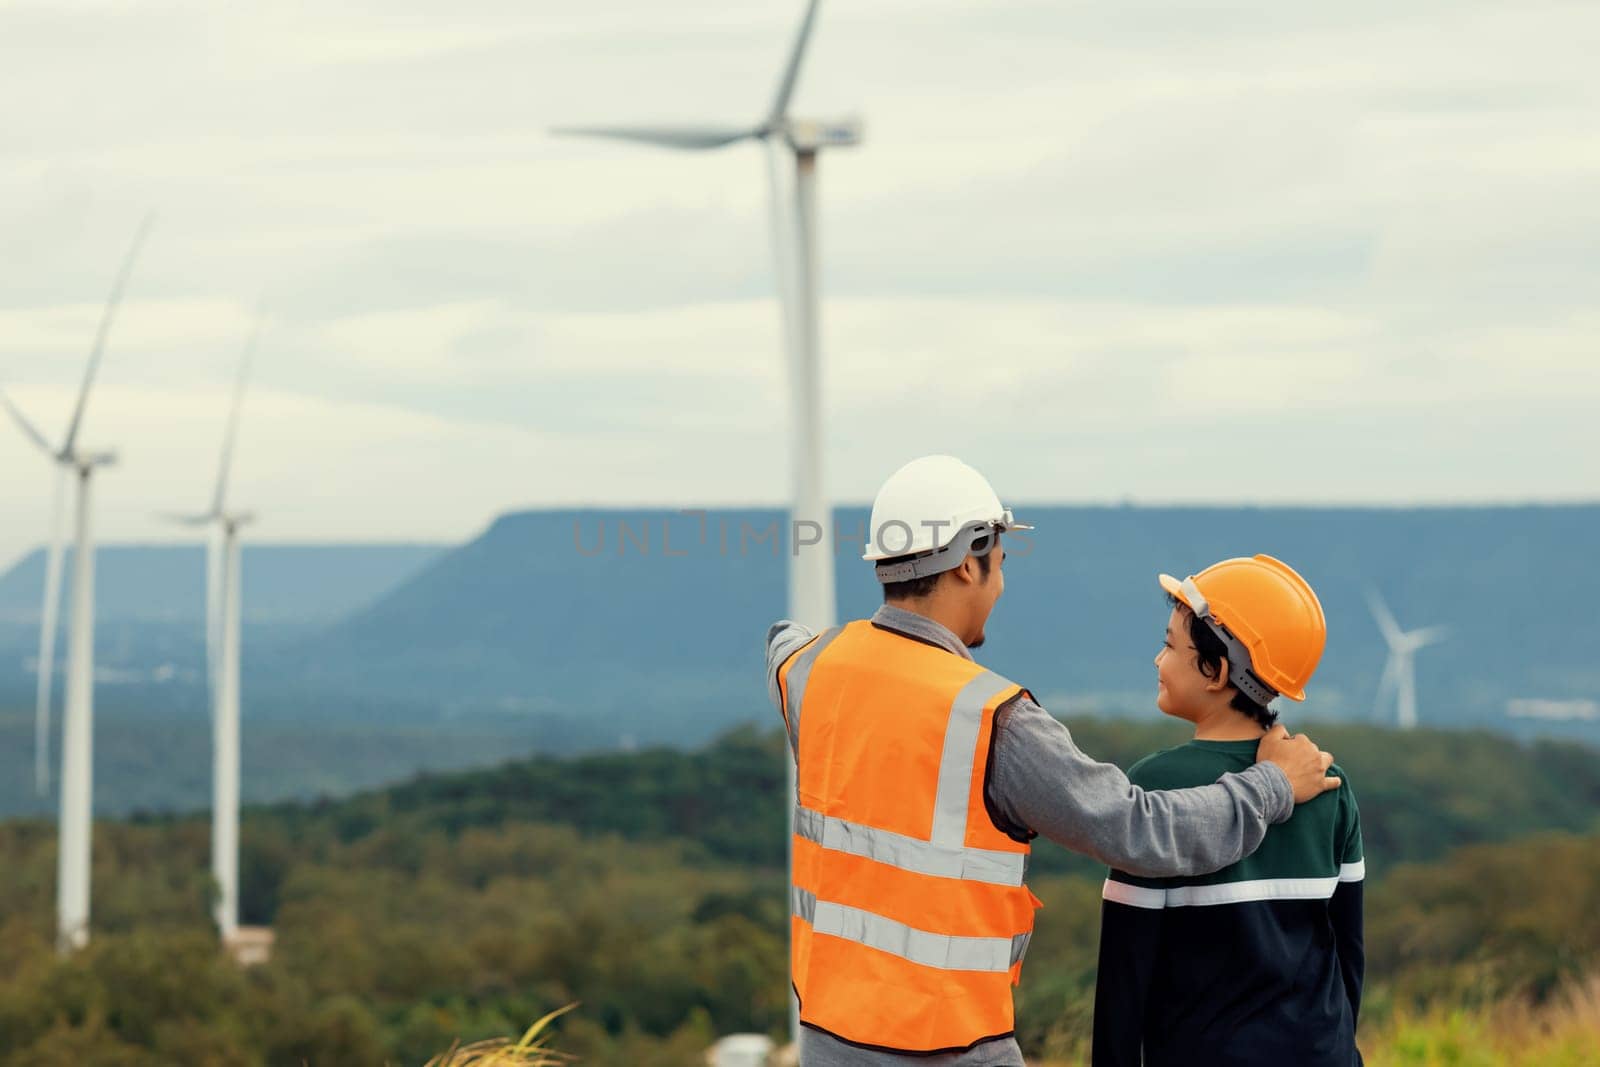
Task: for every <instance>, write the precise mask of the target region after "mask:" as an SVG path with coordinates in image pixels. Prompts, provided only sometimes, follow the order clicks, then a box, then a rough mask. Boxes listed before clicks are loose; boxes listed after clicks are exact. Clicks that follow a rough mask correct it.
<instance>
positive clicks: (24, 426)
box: [0, 389, 56, 458]
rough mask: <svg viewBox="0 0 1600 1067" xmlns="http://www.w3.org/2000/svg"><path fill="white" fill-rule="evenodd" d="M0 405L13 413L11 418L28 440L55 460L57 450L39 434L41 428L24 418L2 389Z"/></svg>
mask: <svg viewBox="0 0 1600 1067" xmlns="http://www.w3.org/2000/svg"><path fill="white" fill-rule="evenodd" d="M0 404H4V405H5V409H6V410H7V411H9V412H11V417H12V418H13V419H15V420H16V423H17V426H18V427H20V428H21V430H22V432H23V433H25V434H27V435H28V439H29V440H31V441H32V442H33V443H34V444H36V445H38V446H39V447H40V448H42V449H44V452H45V455H47V456H50V457H52V458H54V456H55V454H56V450H55V449H54V448H51V447H50V442H49V441H48V440H46V439H45V436H44V434H42V433H40V432H39V427H37V426H35V425H34V424H33V423H31V422H29V421H28V420H27V418H26V417H24V415H23V414H22V412H21V411H19V410H18V409H17V405H15V404H13V403H12V402H11V398H10V397H9V396H7V395H6V393H5V390H3V389H0Z"/></svg>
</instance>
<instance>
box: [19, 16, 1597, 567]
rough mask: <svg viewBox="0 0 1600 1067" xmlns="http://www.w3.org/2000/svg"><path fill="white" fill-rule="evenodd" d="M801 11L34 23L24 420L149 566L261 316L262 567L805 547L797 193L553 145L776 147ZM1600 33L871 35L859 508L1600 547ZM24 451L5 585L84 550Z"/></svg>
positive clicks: (851, 433) (1053, 23)
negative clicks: (656, 544) (135, 253)
mask: <svg viewBox="0 0 1600 1067" xmlns="http://www.w3.org/2000/svg"><path fill="white" fill-rule="evenodd" d="M802 8H803V3H802V0H738V2H732V0H682V2H679V3H674V4H663V3H661V2H659V0H583V2H582V3H576V2H574V3H558V2H556V0H534V2H533V3H528V2H526V0H520V2H515V3H512V2H498V3H497V2H477V0H458V2H455V3H452V4H449V5H446V4H443V3H433V4H420V3H408V2H403V0H402V2H397V0H383V2H382V3H377V2H373V3H368V4H362V3H339V4H296V3H282V2H279V3H271V4H266V3H252V4H246V3H239V4H229V5H217V4H210V3H181V2H179V3H174V2H159V0H154V2H142V3H120V2H118V3H110V2H106V3H102V2H93V0H91V2H62V0H49V2H39V3H33V2H21V3H17V2H6V0H0V42H4V43H3V57H0V95H3V98H4V99H5V100H6V107H5V108H4V109H3V110H0V250H3V254H0V384H3V385H4V387H5V388H7V389H8V390H9V392H10V393H11V395H12V396H13V397H14V398H15V399H16V401H17V402H18V403H19V404H20V405H21V406H22V407H23V408H24V409H25V410H26V411H27V412H28V413H29V414H30V415H31V416H32V417H33V418H34V420H35V421H37V422H38V423H40V424H41V425H42V426H43V427H44V428H45V429H46V430H47V431H48V432H49V433H51V434H52V435H59V434H61V433H62V432H63V430H64V428H65V423H66V421H67V417H68V414H69V412H70V409H71V406H72V401H73V397H74V395H75V393H76V389H77V383H78V380H79V378H80V376H81V374H82V369H83V364H84V358H85V356H86V354H87V351H88V348H89V344H90V341H91V339H92V335H93V332H94V326H95V322H96V319H97V317H98V315H99V309H100V304H101V302H102V301H103V300H104V298H105V294H106V292H107V291H108V289H109V286H110V282H111V278H112V275H113V274H114V272H115V268H116V265H117V263H118V261H119V259H120V258H121V256H122V255H123V253H124V250H125V248H126V246H127V244H128V242H129V240H130V239H131V237H132V234H133V232H134V230H135V228H136V227H137V225H138V222H139V219H140V218H141V216H142V215H143V214H144V213H145V212H146V211H147V210H148V209H151V208H155V209H158V210H159V212H160V217H159V220H158V222H157V224H156V228H155V230H154V232H153V233H152V236H151V239H150V242H149V245H148V247H147V251H146V255H145V257H144V259H143V261H142V262H141V263H140V264H139V267H138V270H137V272H136V274H135V276H134V279H133V282H132V285H131V287H130V290H129V296H128V301H127V304H126V306H125V307H124V310H123V314H122V317H121V319H120V321H119V322H118V323H117V326H116V329H115V332H114V335H113V337H112V339H111V344H110V347H109V349H108V353H107V356H106V359H105V363H104V367H103V373H102V377H101V380H100V382H99V387H98V388H97V389H96V391H95V394H94V396H93V399H92V402H91V404H90V408H89V412H88V415H87V421H86V430H85V442H86V443H87V444H89V445H91V446H111V447H115V448H116V449H118V450H119V451H120V452H121V454H122V461H121V463H120V465H119V466H117V467H116V468H114V469H112V470H111V471H109V472H107V473H106V474H105V475H104V477H103V478H102V479H101V480H100V481H99V483H98V484H99V493H98V501H97V525H98V528H99V532H100V534H101V536H102V539H104V540H129V539H167V538H171V537H173V536H174V534H173V533H172V532H171V531H169V530H167V529H165V528H163V527H161V526H160V525H159V524H157V523H156V522H155V521H154V520H153V519H152V518H151V517H150V516H151V513H153V512H155V511H160V510H168V509H174V508H180V509H181V508H194V507H198V506H200V505H201V504H202V503H203V502H204V500H205V498H206V497H207V496H208V494H209V492H210V483H211V480H212V478H213V477H214V473H213V470H214V466H215V460H216V454H217V451H218V446H219V443H220V437H221V433H222V420H223V414H224V410H223V409H224V407H225V401H226V395H227V391H228V387H229V381H230V377H231V374H232V371H233V366H234V362H235V360H236V358H237V355H238V352H239V349H240V346H241V344H242V341H243V339H244V337H245V335H246V333H247V332H248V329H249V323H250V320H251V317H252V315H253V309H254V308H255V306H256V305H257V303H258V301H260V302H262V303H263V306H264V308H265V316H264V325H263V333H262V337H261V346H260V354H259V358H258V363H257V375H256V380H255V383H254V386H253V389H252V391H251V393H250V395H249V397H248V399H247V402H246V406H245V413H244V423H243V429H242V433H241V438H240V447H239V453H238V464H237V473H236V478H235V482H234V485H235V490H236V492H235V497H234V499H235V502H236V503H237V504H238V505H239V506H241V507H249V508H253V509H256V510H258V511H260V512H261V513H262V515H263V519H262V522H261V525H260V526H259V527H258V528H257V529H256V531H255V534H254V536H256V537H259V538H262V539H271V540H302V539H337V540H345V539H369V538H371V539H378V538H381V539H412V538H425V539H457V538H462V537H466V536H469V535H470V534H472V533H473V532H474V531H475V530H477V529H479V528H480V527H482V526H483V525H484V524H485V523H486V522H488V521H489V520H490V519H491V518H492V517H493V516H494V515H495V514H496V513H498V512H501V511H504V510H507V509H511V508H516V507H523V506H530V505H540V504H571V503H616V504H626V503H660V504H670V505H682V506H693V505H697V504H715V503H734V502H739V503H758V502H759V503H778V502H781V501H782V500H783V499H784V498H785V496H786V494H787V492H788V474H787V471H788V462H787V430H786V402H785V391H784V376H783V365H782V361H781V357H780V354H779V348H778V342H779V330H778V317H777V311H776V306H775V304H774V303H773V298H772V291H773V286H772V259H771V252H770V247H769V244H768V228H767V215H766V210H767V209H766V199H765V198H766V186H765V162H764V158H763V156H762V154H761V152H760V150H759V149H758V148H757V147H755V146H752V145H744V146H737V147H733V148H729V149H724V150H722V151H718V152H711V153H697V154H688V153H684V154H676V153H670V152H664V151H659V150H652V149H647V148H637V147H631V146H626V145H614V144H607V143H602V142H593V141H579V140H562V139H554V138H551V137H549V136H547V134H546V132H545V131H546V129H547V127H549V126H551V125H554V124H560V123H585V122H611V121H621V122H632V121H668V122H671V121H678V122H716V123H725V122H743V121H753V120H755V119H756V118H758V117H760V116H761V114H762V113H763V112H764V111H765V109H766V107H767V106H768V102H769V100H770V98H771V95H772V92H773V88H774V85H775V82H776V80H777V75H778V71H779V69H780V67H781V65H782V62H783V59H784V55H785V53H786V51H787V49H788V47H789V45H790V41H791V39H792V36H793V32H794V28H795V24H796V23H797V21H798V18H799V15H800V13H801V10H802ZM1596 54H1600V6H1597V5H1595V4H1593V3H1592V2H1583V3H1568V4H1560V3H1541V2H1537V0H1530V2H1525V3H1518V4H1507V3H1504V2H1503V0H1502V2H1495V3H1484V2H1477V0H1437V2H1435V0H1411V2H1403V0H1402V2H1392V0H1386V2H1383V3H1378V2H1369V0H1349V2H1345V3H1342V4H1337V5H1330V4H1312V3H1305V2H1300V0H1292V2H1287V3H1278V4H1270V5H1269V4H1262V3H1259V2H1249V3H1245V2H1219V3H1207V4H1193V3H1182V4H1180V3H1157V2H1153V0H1117V2H1114V3H1113V2H1109V0H1107V2H1101V3H1062V2H1060V0H1042V2H1035V0H1022V2H1005V0H983V2H976V0H972V2H968V0H914V2H913V0H874V2H871V3H844V2H841V0H833V2H830V3H825V4H824V5H823V8H822V12H821V16H820V22H819V25H818V32H817V35H816V38H815V40H814V42H813V47H812V51H811V55H810V57H809V61H808V63H807V66H806V69H805V72H804V74H803V77H802V80H801V83H800V88H799V92H798V96H797V101H796V107H795V109H794V110H795V112H796V114H798V115H801V116H816V117H824V118H826V117H834V116H842V115H856V116H859V117H860V118H861V119H862V120H863V121H864V123H865V131H866V136H865V141H864V143H863V144H862V146H861V147H859V148H857V149H853V150H846V151H834V152H830V153H828V154H826V155H824V157H823V159H822V164H821V204H822V252H823V259H822V270H823V278H824V292H825V303H824V309H823V339H824V360H825V366H826V384H825V402H826V408H827V414H826V417H827V425H828V448H827V481H828V485H829V489H830V492H831V493H832V495H834V496H835V497H836V498H838V499H841V500H851V501H864V500H867V499H870V497H871V495H872V493H873V491H874V489H875V487H876V485H877V483H878V482H879V481H880V480H881V479H882V478H883V477H884V476H885V475H886V474H887V473H889V472H890V471H891V470H892V469H893V468H894V467H896V466H898V465H899V464H900V463H901V462H903V461H904V460H905V459H908V458H910V457H911V456H914V455H917V454H920V453H925V452H930V451H949V452H954V453H956V454H958V455H961V456H963V457H964V458H967V459H968V460H969V461H970V462H972V463H974V464H976V465H977V466H979V467H980V469H983V470H984V471H985V472H986V473H988V474H989V475H990V478H991V480H992V481H993V482H994V483H995V484H996V486H997V488H998V489H999V490H1000V492H1001V495H1002V496H1003V497H1005V498H1007V499H1008V500H1013V501H1018V502H1029V501H1035V502H1042V501H1063V502H1072V501H1107V500H1123V499H1129V498H1131V499H1134V500H1140V501H1187V500H1205V501H1267V502H1275V501H1295V502H1302V501H1360V502H1369V501H1371V502H1414V501H1462V500H1465V501H1480V500H1481V501H1491V500H1495V501H1498V500H1529V499H1533V500H1571V499H1595V498H1596V497H1600V477H1597V474H1596V471H1597V467H1600V465H1597V463H1596V460H1595V457H1596V456H1597V455H1600V419H1597V418H1596V412H1597V410H1600V360H1597V355H1600V353H1597V345H1600V307H1597V304H1596V297H1597V295H1600V194H1597V190H1600V64H1597V63H1595V62H1594V56H1595V55H1596ZM49 486H50V475H49V473H48V468H47V466H46V464H45V462H44V460H43V458H42V457H41V456H40V455H38V454H37V453H36V452H35V451H34V450H33V449H32V448H31V446H29V445H28V444H27V442H26V441H25V440H24V439H23V438H22V436H21V435H20V434H18V433H16V432H14V430H13V429H12V428H11V427H9V426H4V427H0V494H3V495H4V499H5V501H6V505H5V512H4V521H3V523H0V567H3V566H5V565H6V564H8V563H9V562H10V561H11V560H13V559H14V558H15V557H16V556H17V555H19V554H21V553H22V552H23V551H25V550H26V549H27V548H29V547H30V546H32V545H34V544H36V543H38V542H39V540H40V539H41V538H42V536H43V534H44V531H45V528H46V526H47V524H48V512H49V507H48V502H49Z"/></svg>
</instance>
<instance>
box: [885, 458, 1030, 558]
mask: <svg viewBox="0 0 1600 1067" xmlns="http://www.w3.org/2000/svg"><path fill="white" fill-rule="evenodd" d="M1031 529H1033V527H1032V526H1025V525H1023V524H1022V523H1019V522H1017V521H1016V520H1015V519H1014V518H1013V517H1012V515H1011V512H1010V510H1009V509H1007V508H1005V507H1003V506H1002V505H1001V503H1000V498H999V497H998V496H996V495H995V491H994V489H993V488H992V487H991V486H990V485H989V481H988V479H986V478H985V477H984V476H983V475H981V474H979V473H978V472H977V471H975V470H973V469H972V468H971V467H969V466H967V465H966V464H965V463H963V462H961V461H960V460H959V459H957V458H955V457H954V456H923V457H922V458H920V459H914V460H912V461H911V462H910V463H907V464H906V465H905V466H904V467H901V468H900V469H899V470H897V471H895V472H894V473H893V474H891V475H889V480H888V481H886V482H884V483H883V488H882V489H879V490H878V495H877V497H876V498H875V499H874V500H873V501H872V520H871V527H870V529H869V530H868V531H867V551H866V552H865V553H864V554H863V555H862V557H861V558H862V559H864V560H868V561H870V562H875V563H879V566H878V580H879V581H880V582H884V583H886V584H887V583H890V582H903V581H907V580H909V579H911V578H922V577H926V576H927V575H930V574H939V573H940V572H942V571H947V570H952V569H954V568H956V567H958V566H960V565H961V561H962V560H963V559H965V558H966V557H967V554H968V553H969V552H970V551H971V550H972V546H973V545H974V544H975V543H976V542H979V541H981V540H982V539H983V538H985V537H988V536H989V535H990V534H991V533H997V532H1000V531H1003V530H1031ZM905 556H911V557H915V558H913V559H906V560H903V561H902V562H899V563H895V564H890V565H884V564H882V563H881V562H879V561H881V560H887V559H902V557H905Z"/></svg>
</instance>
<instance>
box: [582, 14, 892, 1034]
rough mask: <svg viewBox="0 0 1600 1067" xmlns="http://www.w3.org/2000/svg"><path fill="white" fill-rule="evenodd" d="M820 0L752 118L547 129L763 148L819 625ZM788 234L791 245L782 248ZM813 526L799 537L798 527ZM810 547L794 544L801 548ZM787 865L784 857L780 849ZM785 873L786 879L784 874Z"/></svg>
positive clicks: (826, 556)
mask: <svg viewBox="0 0 1600 1067" xmlns="http://www.w3.org/2000/svg"><path fill="white" fill-rule="evenodd" d="M819 2H820V0H810V2H809V3H808V4H807V5H806V13H805V17H804V18H803V19H802V21H801V23H800V30H799V33H798V34H797V35H796V37H795V42H794V47H793V49H792V50H791V51H790V53H789V62H788V64H787V65H786V66H785V67H784V69H783V73H782V75H781V76H780V77H779V79H778V91H777V94H776V95H775V96H774V97H773V100H772V106H771V107H770V108H768V109H767V113H766V116H765V117H764V118H762V119H761V120H760V121H759V122H757V123H756V124H755V125H753V126H585V127H566V128H561V129H556V130H553V131H552V132H553V133H556V134H562V135H571V136H581V137H605V138H611V139H614V140H620V141H636V142H639V143H642V144H651V145H657V146H659V147H663V148H676V149H681V150H687V151H705V150H708V149H713V148H723V147H725V146H727V145H731V144H738V143H741V142H744V141H760V142H762V144H763V145H764V146H765V147H766V154H767V179H768V191H769V209H770V210H769V216H770V223H771V227H772V251H773V257H774V260H775V263H776V266H777V284H778V304H779V309H780V311H781V313H782V316H783V339H784V348H785V351H786V354H787V356H788V359H787V363H788V371H789V411H790V418H789V426H790V434H791V444H790V448H791V452H790V477H791V480H792V489H793V501H794V502H793V505H792V508H791V511H790V527H789V528H790V537H791V539H792V541H793V543H794V549H793V550H792V551H791V552H790V553H789V617H790V618H792V619H794V620H796V621H798V622H801V623H804V624H805V625H807V626H809V627H811V628H812V629H813V630H817V631H821V630H823V629H826V628H827V627H829V626H832V625H833V624H834V621H835V616H836V611H837V609H836V605H835V598H834V579H833V520H832V515H831V513H830V511H829V509H828V504H827V498H826V496H825V494H824V493H823V489H822V386H821V364H822V357H821V353H820V352H819V344H818V336H819V335H818V326H817V319H818V316H819V311H818V304H819V297H818V285H817V156H818V154H819V153H820V152H821V151H822V150H823V149H824V148H847V147H851V146H854V145H856V144H859V143H860V141H861V123H860V122H859V121H857V120H855V119H844V120H839V121H833V122H816V121H811V120H799V119H795V118H793V117H791V116H790V114H789V103H790V100H791V99H792V98H793V96H794V90H795V85H796V83H798V81H799V80H800V66H801V63H802V61H803V60H804V58H805V51H806V45H807V43H808V42H809V41H810V39H811V30H812V27H813V26H814V25H815V24H816V19H817V7H818V5H819ZM785 147H787V148H788V149H789V150H790V151H791V152H793V153H794V162H795V170H794V219H793V224H792V227H791V225H790V224H789V220H786V219H785V217H784V204H783V200H784V192H785V190H784V188H783V176H782V169H783V167H782V158H781V157H782V153H783V150H784V148H785ZM791 240H792V242H793V247H792V248H791ZM802 525H806V526H807V527H808V528H809V532H811V533H812V534H814V536H815V538H816V539H815V541H812V540H810V539H809V538H808V539H807V540H805V541H804V542H802V541H801V536H800V528H801V526H802ZM802 547H804V548H807V549H810V551H801V548H802ZM786 762H787V763H788V768H787V769H788V786H789V795H791V796H793V795H794V793H795V767H794V761H793V759H790V760H788V761H786ZM785 808H786V810H787V811H788V813H789V836H788V838H787V840H788V841H789V842H791V844H792V842H793V840H794V806H793V805H792V804H788V805H785ZM790 870H791V872H792V870H793V857H792V856H791V858H790ZM791 881H792V878H791ZM789 1032H790V1038H791V1039H792V1040H794V1039H798V1036H799V1017H798V1009H797V1007H796V1005H795V1002H794V999H793V997H792V996H791V998H790V1001H789Z"/></svg>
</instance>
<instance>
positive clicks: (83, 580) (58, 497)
mask: <svg viewBox="0 0 1600 1067" xmlns="http://www.w3.org/2000/svg"><path fill="white" fill-rule="evenodd" d="M152 221H153V219H152V218H149V217H147V218H146V219H145V220H144V222H143V223H141V224H140V226H139V230H138V233H137V234H135V236H134V239H133V245H132V247H131V248H129V250H128V254H127V257H126V258H125V259H124V260H123V262H122V269H121V270H119V271H118V272H117V278H116V281H115V282H114V283H113V285H112V288H111V296H110V298H109V299H108V300H107V301H106V306H105V310H104V311H103V312H102V313H101V316H100V327H99V329H98V331H97V332H96V333H95V339H94V347H93V348H92V349H90V352H89V366H88V368H87V369H86V370H85V371H84V375H83V385H82V387H81V388H80V389H79V391H78V403H77V406H76V407H74V408H73V411H72V421H71V422H70V423H68V424H67V433H66V437H65V438H64V439H63V441H62V443H61V447H60V448H56V447H53V446H52V445H51V444H50V441H49V439H48V438H47V437H45V435H44V434H43V433H42V432H40V430H39V428H38V427H37V426H35V425H34V424H33V423H31V422H29V421H28V419H27V418H26V417H25V416H24V415H23V414H22V412H21V411H20V410H18V408H17V406H16V405H15V404H14V403H12V401H11V399H10V397H8V396H6V395H5V394H4V393H0V404H4V406H5V408H6V410H7V411H9V412H10V413H11V417H12V419H14V420H15V421H16V423H17V425H18V426H19V427H21V429H22V432H23V433H24V434H25V435H27V437H28V438H29V439H30V440H31V441H33V443H34V444H36V445H38V446H39V449H40V450H41V451H42V452H44V454H45V455H46V456H48V457H49V459H50V461H51V462H52V463H54V464H55V465H56V467H57V471H58V474H57V482H56V491H55V513H54V515H53V517H52V519H51V527H50V547H49V555H48V556H47V558H46V563H45V588H44V606H43V610H42V612H41V618H40V626H39V660H38V672H39V674H38V694H37V695H38V704H37V707H36V709H35V719H34V729H35V734H34V754H35V764H34V780H35V785H36V788H37V789H38V790H39V791H40V793H44V792H45V791H46V790H47V789H48V787H49V769H48V760H49V739H50V682H51V678H52V676H53V674H54V672H55V636H56V617H57V614H58V612H59V609H60V584H61V552H62V528H61V519H62V515H61V506H62V503H63V498H64V495H65V494H64V493H63V483H64V482H66V481H67V480H68V479H69V478H70V479H71V480H72V482H73V483H74V484H75V486H76V488H77V494H76V509H75V514H74V533H75V541H74V545H73V553H72V608H71V615H70V622H71V630H70V632H69V636H68V643H67V699H66V715H65V721H64V723H63V724H62V730H61V808H60V842H59V852H58V859H57V874H56V944H57V947H58V948H59V949H60V950H61V951H62V952H68V951H71V950H73V949H79V948H82V947H84V946H85V945H87V944H88V943H89V872H90V856H91V842H90V836H91V830H92V825H93V818H94V536H93V529H92V524H91V511H90V504H91V500H92V497H91V489H92V485H93V478H94V472H95V471H96V470H97V469H98V468H100V467H104V466H109V465H110V464H111V463H113V462H115V461H116V454H115V453H113V452H91V451H88V450H86V449H84V448H83V447H82V446H81V445H80V444H79V443H78V433H79V431H80V430H81V429H82V428H83V415H84V410H85V408H86V407H87V406H88V402H89V392H90V388H91V387H92V386H93V384H94V376H95V371H96V370H98V369H99V366H100V358H101V356H102V355H103V354H104V352H105V346H106V338H107V336H108V335H109V333H110V331H111V323H112V321H113V320H114V319H115V318H116V314H117V308H118V307H119V306H120V305H121V303H122V294H123V291H124V289H126V287H127V284H128V276H129V275H130V274H131V273H132V272H133V265H134V263H135V261H136V260H137V259H138V257H139V250H140V248H141V247H143V245H144V240H145V237H146V235H147V234H148V233H149V232H150V225H151V223H152Z"/></svg>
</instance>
